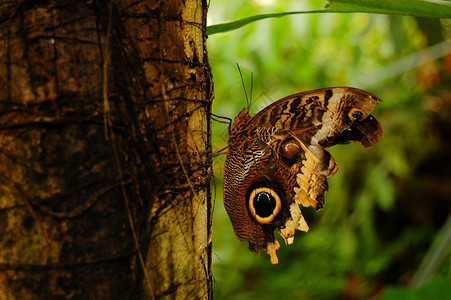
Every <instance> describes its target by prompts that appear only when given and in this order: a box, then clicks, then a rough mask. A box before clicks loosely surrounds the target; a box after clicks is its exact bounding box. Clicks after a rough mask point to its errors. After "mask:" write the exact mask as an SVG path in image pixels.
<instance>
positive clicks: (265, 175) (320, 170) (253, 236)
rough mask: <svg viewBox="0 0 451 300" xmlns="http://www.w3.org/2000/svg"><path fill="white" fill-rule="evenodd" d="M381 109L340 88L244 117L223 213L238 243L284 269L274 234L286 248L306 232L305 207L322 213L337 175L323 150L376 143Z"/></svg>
mask: <svg viewBox="0 0 451 300" xmlns="http://www.w3.org/2000/svg"><path fill="white" fill-rule="evenodd" d="M379 102H381V100H380V99H379V98H378V97H376V96H373V95H371V94H369V93H367V92H365V91H362V90H359V89H355V88H348V87H336V88H326V89H320V90H314V91H308V92H303V93H299V94H294V95H291V96H288V97H285V98H283V99H280V100H278V101H276V102H275V103H273V104H271V105H269V106H268V107H266V108H265V109H263V110H262V111H260V112H259V113H257V114H256V115H255V116H253V117H251V116H250V115H249V113H248V112H247V111H246V110H245V109H243V110H242V111H241V112H240V113H239V114H238V116H237V117H236V118H235V121H234V123H233V125H232V126H231V128H230V130H229V142H228V152H227V155H226V160H225V166H224V206H225V208H226V211H227V213H228V215H229V217H230V220H231V222H232V225H233V229H234V231H235V234H236V236H237V237H238V239H240V240H241V241H248V242H249V249H250V250H251V251H252V252H254V253H255V254H256V255H259V250H260V249H265V250H266V253H267V254H269V255H270V257H271V263H273V264H276V263H278V258H277V255H276V250H277V249H278V248H279V247H280V245H279V243H278V242H277V240H276V239H275V237H274V232H277V233H279V234H280V235H281V236H282V237H283V239H284V240H285V243H287V244H292V243H293V240H294V234H295V230H296V229H298V230H301V231H305V232H307V231H308V229H309V227H308V225H307V223H306V221H305V219H304V217H303V216H302V213H301V210H300V208H299V204H300V205H302V206H304V207H308V206H313V207H314V208H315V209H316V210H319V209H321V208H322V207H323V205H324V194H325V193H326V191H327V190H328V184H327V179H328V178H330V177H331V176H333V175H334V174H335V173H336V172H337V171H338V166H337V165H336V163H335V160H334V159H333V158H332V157H331V155H330V154H329V153H328V152H327V151H326V150H324V148H325V147H330V146H333V145H335V144H346V143H350V142H359V143H361V144H362V145H363V146H364V147H365V148H368V147H370V146H371V144H372V143H377V142H378V136H379V137H382V134H383V132H382V127H381V125H380V124H379V122H378V121H377V120H376V119H375V118H374V117H373V116H372V115H370V113H371V111H372V110H373V107H374V106H375V105H377V104H378V103H379Z"/></svg>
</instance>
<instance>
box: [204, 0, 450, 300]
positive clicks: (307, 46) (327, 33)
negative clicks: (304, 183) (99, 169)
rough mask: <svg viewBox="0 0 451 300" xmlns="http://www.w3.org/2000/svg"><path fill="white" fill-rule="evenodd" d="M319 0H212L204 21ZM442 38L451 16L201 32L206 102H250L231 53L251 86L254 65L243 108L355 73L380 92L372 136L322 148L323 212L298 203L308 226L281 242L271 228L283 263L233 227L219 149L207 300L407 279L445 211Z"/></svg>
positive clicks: (356, 289) (322, 293) (355, 295)
mask: <svg viewBox="0 0 451 300" xmlns="http://www.w3.org/2000/svg"><path fill="white" fill-rule="evenodd" d="M322 5H323V3H321V2H318V1H315V0H309V1H307V0H305V1H294V0H292V1H271V0H259V1H257V0H254V1H239V2H237V1H225V0H214V1H212V2H211V3H210V9H209V19H208V22H209V24H214V23H222V22H228V21H232V20H237V19H240V18H244V17H248V16H251V15H255V14H263V13H274V12H286V11H300V10H313V9H320V8H322ZM450 37H451V22H450V20H449V19H442V20H440V19H424V18H414V17H402V16H386V15H373V14H312V15H297V16H289V17H284V18H278V19H267V20H262V21H259V22H255V23H252V24H249V25H247V26H245V27H243V28H241V29H239V30H235V31H230V32H228V33H225V34H216V35H213V36H212V37H210V38H209V40H208V51H209V59H210V64H211V66H212V72H213V81H214V88H215V100H214V102H213V112H214V113H215V114H217V115H221V116H225V117H230V118H234V116H236V115H237V113H238V112H239V111H240V110H241V109H242V108H243V107H245V106H246V100H245V97H244V92H243V87H242V85H241V81H240V76H239V74H238V71H237V68H236V63H239V64H240V66H241V69H242V71H243V76H244V78H245V82H246V85H247V89H248V91H249V87H250V73H251V72H253V74H254V82H253V99H252V108H251V112H252V114H254V113H255V112H256V111H258V110H260V109H262V108H263V107H265V106H267V105H268V104H270V103H272V102H274V101H276V100H277V99H280V98H282V97H284V96H287V95H290V94H293V93H297V92H301V91H306V90H312V89H317V88H323V87H330V86H353V87H357V88H363V89H366V90H367V91H369V92H371V93H374V94H376V95H377V96H379V97H380V98H382V99H383V102H382V103H381V104H380V105H379V106H378V107H376V109H375V111H374V112H373V115H374V116H375V117H376V118H377V119H378V120H379V121H380V123H381V124H382V126H383V128H384V137H383V138H382V139H381V142H380V143H379V144H377V145H375V146H373V147H372V148H370V149H364V148H363V147H361V146H360V145H356V144H350V145H339V146H336V147H333V148H329V149H328V151H329V152H331V154H332V155H333V156H334V158H335V160H336V162H337V163H338V165H339V168H340V169H339V172H338V173H337V174H336V175H335V176H334V177H333V178H331V179H330V180H329V183H330V188H329V192H328V193H327V195H326V205H325V207H324V209H323V210H321V211H320V212H318V213H316V212H315V211H314V210H313V209H312V208H303V209H302V210H303V213H304V216H305V217H306V219H307V222H308V224H309V225H310V231H309V232H308V233H307V234H306V233H302V232H297V233H296V237H295V241H294V244H293V245H290V246H285V245H284V243H283V241H282V240H279V242H281V245H282V247H281V249H280V250H279V251H278V252H277V253H278V256H279V264H278V265H271V264H270V261H269V257H268V256H267V255H266V254H264V253H263V251H262V252H261V257H260V258H257V257H255V255H254V254H252V253H251V252H250V251H248V250H247V243H242V242H240V241H239V240H238V239H237V238H236V237H235V235H234V233H233V229H232V226H231V224H230V221H229V219H228V217H227V214H226V213H225V210H224V207H223V203H222V175H223V164H224V159H225V156H224V155H221V156H217V157H215V158H214V173H215V180H214V185H215V191H216V195H214V198H215V206H214V207H215V211H214V217H213V275H214V278H215V297H216V299H277V298H280V297H284V299H367V298H369V297H372V296H377V295H379V294H380V293H381V291H383V290H384V288H385V287H386V286H396V285H399V286H405V285H408V284H409V282H410V281H411V279H412V277H413V276H414V274H415V272H416V271H417V269H418V266H419V264H420V262H421V260H422V258H423V257H424V255H425V253H427V251H428V250H429V248H430V246H431V244H432V242H433V241H434V239H435V237H436V234H437V232H438V231H439V230H440V228H441V226H442V225H443V223H444V222H445V220H446V218H447V217H448V214H449V213H450V199H451V188H449V187H451V174H450V173H451V171H450V170H451V43H446V42H444V41H446V40H447V39H449V38H450ZM226 145H227V125H224V124H221V123H218V122H213V147H214V151H219V150H220V149H222V148H224V147H226ZM448 253H449V251H448ZM450 265H451V261H450V258H449V255H448V256H447V257H446V259H445V262H444V263H443V264H442V265H441V268H440V269H439V270H438V272H439V274H441V276H442V277H441V278H443V280H444V281H447V282H451V281H450V280H451V269H450ZM439 289H440V287H439ZM443 291H445V290H443ZM448 291H449V289H448ZM384 299H389V298H384ZM390 299H391V298H390ZM415 299H419V298H415Z"/></svg>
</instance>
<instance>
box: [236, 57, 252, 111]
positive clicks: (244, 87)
mask: <svg viewBox="0 0 451 300" xmlns="http://www.w3.org/2000/svg"><path fill="white" fill-rule="evenodd" d="M236 66H237V67H238V72H239V73H240V77H241V85H242V86H243V90H244V96H245V97H246V102H247V111H248V112H249V108H250V104H249V98H248V97H247V92H246V85H245V84H244V79H243V73H241V69H240V65H239V64H238V63H236Z"/></svg>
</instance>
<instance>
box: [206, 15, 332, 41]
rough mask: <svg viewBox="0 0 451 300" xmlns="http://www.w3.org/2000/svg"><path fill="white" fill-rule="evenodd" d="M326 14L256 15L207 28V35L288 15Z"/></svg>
mask: <svg viewBox="0 0 451 300" xmlns="http://www.w3.org/2000/svg"><path fill="white" fill-rule="evenodd" d="M325 12H327V11H326V10H310V11H290V12H283V13H273V14H262V15H255V16H251V17H248V18H244V19H240V20H238V21H233V22H229V23H221V24H215V25H210V26H207V35H212V34H215V33H221V32H227V31H231V30H235V29H238V28H241V27H243V26H244V25H247V24H249V23H253V22H255V21H259V20H264V19H270V18H280V17H285V16H288V15H296V14H310V13H325Z"/></svg>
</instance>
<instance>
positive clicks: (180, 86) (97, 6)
mask: <svg viewBox="0 0 451 300" xmlns="http://www.w3.org/2000/svg"><path fill="white" fill-rule="evenodd" d="M206 10H207V4H206V2H205V1H201V0H186V1H177V0H170V1H168V0H165V1H156V0H154V1H150V0H149V1H111V2H110V1H96V0H94V1H92V0H91V1H66V0H59V1H57V0H55V1H12V2H9V1H8V2H2V3H0V299H43V298H49V297H50V298H52V299H59V298H61V299H69V298H72V299H161V298H168V299H186V298H211V294H212V283H211V271H210V264H211V242H210V234H211V207H210V201H209V199H210V190H209V176H210V167H211V147H210V124H209V121H208V118H207V117H208V116H209V114H210V103H211V99H212V90H211V74H210V69H209V65H208V58H207V55H206V48H205V47H206V46H205V39H206V35H205V22H206Z"/></svg>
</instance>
